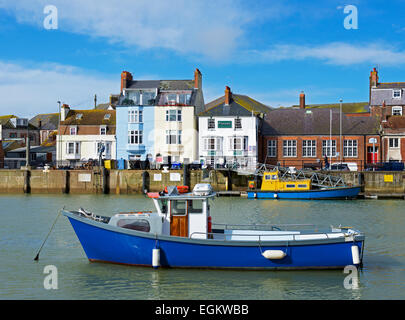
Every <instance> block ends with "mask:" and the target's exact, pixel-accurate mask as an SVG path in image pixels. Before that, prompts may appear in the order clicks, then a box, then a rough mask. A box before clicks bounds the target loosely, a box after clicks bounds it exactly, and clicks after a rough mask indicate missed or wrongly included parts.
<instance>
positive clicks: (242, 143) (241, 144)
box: [230, 137, 248, 150]
mask: <svg viewBox="0 0 405 320" xmlns="http://www.w3.org/2000/svg"><path fill="white" fill-rule="evenodd" d="M247 141H248V137H232V138H230V149H231V150H247Z"/></svg>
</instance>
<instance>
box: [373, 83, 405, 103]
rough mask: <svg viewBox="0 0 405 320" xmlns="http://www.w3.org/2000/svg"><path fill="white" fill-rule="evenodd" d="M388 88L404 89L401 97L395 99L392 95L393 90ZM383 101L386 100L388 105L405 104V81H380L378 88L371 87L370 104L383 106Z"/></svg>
mask: <svg viewBox="0 0 405 320" xmlns="http://www.w3.org/2000/svg"><path fill="white" fill-rule="evenodd" d="M380 89H384V90H380ZM386 89H402V92H401V98H400V99H394V98H393V97H392V90H386ZM383 101H385V105H387V106H398V105H405V82H396V83H379V84H378V86H377V88H371V99H370V105H372V106H381V105H382V104H383Z"/></svg>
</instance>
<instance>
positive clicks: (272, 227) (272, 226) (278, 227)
mask: <svg viewBox="0 0 405 320" xmlns="http://www.w3.org/2000/svg"><path fill="white" fill-rule="evenodd" d="M212 226H222V227H223V228H224V230H225V229H229V228H235V227H237V228H240V227H249V228H252V227H253V228H258V227H260V228H263V227H265V228H269V229H270V230H279V231H281V230H282V228H297V227H315V226H316V225H314V224H229V223H213V224H212ZM229 230H232V229H229Z"/></svg>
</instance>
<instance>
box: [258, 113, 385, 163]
mask: <svg viewBox="0 0 405 320" xmlns="http://www.w3.org/2000/svg"><path fill="white" fill-rule="evenodd" d="M341 117H342V121H341V123H342V126H340V119H341ZM380 145H381V141H380V135H379V120H378V118H377V117H373V116H371V115H367V116H356V117H352V116H347V115H345V114H344V113H340V112H339V111H338V110H334V109H309V110H306V109H305V108H300V109H283V110H273V111H271V112H269V113H268V114H267V115H266V117H265V119H264V124H263V129H262V137H261V143H260V159H261V162H262V163H268V164H273V165H281V166H284V167H290V166H291V167H296V168H298V169H301V168H305V167H310V166H312V165H319V167H324V166H325V163H324V161H325V157H327V158H328V163H329V164H334V163H345V162H346V163H347V162H349V163H356V164H357V167H358V169H359V170H362V169H364V168H365V167H366V166H367V165H368V164H371V163H375V162H379V161H381V159H380V153H379V152H378V150H379V148H380Z"/></svg>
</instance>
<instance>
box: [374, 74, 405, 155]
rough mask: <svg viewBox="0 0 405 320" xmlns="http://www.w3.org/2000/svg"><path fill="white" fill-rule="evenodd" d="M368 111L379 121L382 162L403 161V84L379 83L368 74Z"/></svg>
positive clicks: (404, 102) (404, 134) (404, 111)
mask: <svg viewBox="0 0 405 320" xmlns="http://www.w3.org/2000/svg"><path fill="white" fill-rule="evenodd" d="M370 109H371V112H372V113H373V114H374V115H376V116H377V117H379V119H380V121H381V139H382V146H381V147H382V150H381V154H382V160H383V161H385V162H387V161H404V160H405V82H379V76H378V71H377V70H376V68H374V69H373V70H372V71H371V72H370Z"/></svg>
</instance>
